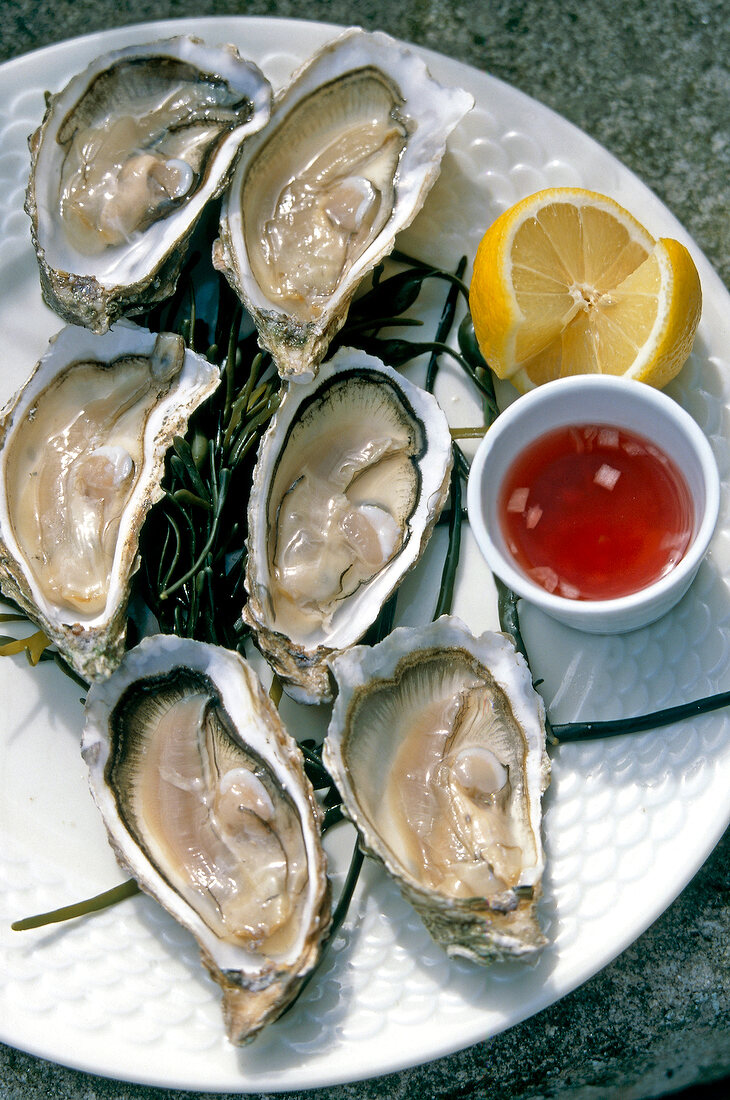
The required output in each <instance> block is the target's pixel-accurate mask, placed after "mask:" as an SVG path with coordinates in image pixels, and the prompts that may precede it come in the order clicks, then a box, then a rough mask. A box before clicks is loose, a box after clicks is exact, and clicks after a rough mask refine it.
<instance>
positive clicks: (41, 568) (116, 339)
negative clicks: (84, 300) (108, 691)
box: [0, 322, 220, 679]
mask: <svg viewBox="0 0 730 1100" xmlns="http://www.w3.org/2000/svg"><path fill="white" fill-rule="evenodd" d="M219 381H220V375H219V371H218V368H217V367H215V366H213V365H212V364H210V363H208V362H207V360H205V359H204V358H203V357H202V356H199V355H195V354H194V353H193V352H190V351H186V349H185V346H184V343H183V340H182V338H181V337H179V336H176V335H173V334H170V333H162V334H159V335H157V334H155V333H152V332H148V331H147V330H145V329H142V328H138V327H137V326H136V325H133V324H131V323H129V322H120V323H119V324H118V325H116V326H115V327H114V329H113V330H111V331H109V332H108V333H106V334H105V335H103V336H97V335H95V334H94V333H92V332H89V331H88V330H87V329H83V328H78V327H77V326H68V327H67V328H65V329H62V330H61V332H59V333H58V334H57V335H56V336H55V337H54V338H53V339H52V340H51V342H50V345H49V348H48V351H47V352H46V354H45V355H44V356H43V358H42V359H41V360H40V362H39V363H38V364H37V366H36V368H35V370H34V372H33V374H32V375H31V377H30V378H29V379H28V381H27V382H26V384H25V385H24V386H23V388H22V389H21V390H20V391H19V392H18V393H17V394H16V395H15V397H13V398H12V399H11V401H10V402H9V403H8V405H7V406H6V407H5V409H4V410H3V411H2V413H0V586H1V587H2V590H3V592H5V593H6V595H8V596H10V597H11V598H12V599H14V600H15V601H16V602H17V603H18V604H19V605H20V606H21V607H22V608H23V610H24V611H25V612H26V613H27V614H28V615H29V616H30V618H31V619H33V620H34V621H35V622H37V623H38V624H39V626H40V627H41V628H42V629H43V630H44V631H45V633H46V634H47V635H48V637H49V638H50V639H51V640H52V641H54V642H55V643H56V644H57V645H58V648H59V650H60V651H61V652H62V653H63V654H64V656H65V657H66V658H67V660H68V661H69V663H70V664H72V665H73V667H74V668H75V669H76V670H77V671H78V672H79V673H80V674H81V675H82V676H84V677H86V678H87V679H98V678H100V677H103V676H105V675H108V673H109V672H110V671H111V670H112V669H113V668H114V666H115V665H116V664H118V662H119V660H120V658H121V656H122V652H123V649H124V636H125V630H126V611H127V602H128V597H129V587H130V581H131V577H132V574H133V573H134V571H135V570H136V568H137V565H138V561H137V547H138V543H139V534H140V530H141V527H142V522H143V520H144V517H145V516H146V514H147V512H148V511H149V509H150V507H151V506H152V504H153V503H154V502H155V500H157V499H159V497H160V496H161V495H162V490H161V489H160V481H161V478H162V474H163V470H164V460H165V454H166V452H167V450H168V448H169V447H170V445H171V444H172V441H173V439H174V437H175V436H176V435H180V434H184V432H185V427H186V425H187V421H188V418H189V417H190V415H191V413H192V412H193V411H194V409H196V408H197V406H198V405H199V404H200V403H201V402H202V401H203V400H204V399H205V398H206V397H207V396H208V395H209V394H210V393H212V392H213V390H214V389H215V388H216V386H217V385H218V383H219Z"/></svg>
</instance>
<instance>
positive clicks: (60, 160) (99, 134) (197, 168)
mask: <svg viewBox="0 0 730 1100" xmlns="http://www.w3.org/2000/svg"><path fill="white" fill-rule="evenodd" d="M270 106H271V88H270V85H269V84H268V81H266V80H265V78H264V77H263V76H262V74H261V73H260V72H259V70H258V69H257V68H256V66H255V65H253V64H252V63H250V62H248V61H245V60H243V59H242V58H241V57H240V56H239V54H238V52H237V51H236V50H235V48H234V47H232V46H222V47H216V48H212V47H208V46H206V45H205V44H204V43H202V42H201V41H200V40H199V39H195V38H187V37H179V38H172V39H167V40H165V41H161V42H154V43H151V44H149V45H140V46H129V47H127V48H125V49H122V50H116V51H114V52H113V53H109V54H105V55H104V56H102V57H100V58H98V59H97V60H96V61H94V62H93V63H92V64H91V65H90V66H89V67H88V68H87V69H86V70H85V71H84V72H82V73H80V74H79V75H78V76H76V77H74V78H73V79H72V80H71V81H70V82H69V84H67V86H66V87H65V88H64V89H63V90H62V91H61V92H59V93H58V94H57V95H54V96H51V98H50V100H49V103H48V107H47V109H46V114H45V117H44V119H43V122H42V124H41V126H40V128H39V129H38V130H37V131H36V133H35V134H33V135H32V137H31V138H30V148H31V171H30V179H29V184H28V190H27V195H26V210H27V211H28V213H29V214H30V217H31V230H32V236H33V243H34V245H35V249H36V253H37V256H38V263H39V267H40V275H41V288H42V291H43V295H44V298H45V299H46V301H47V303H48V304H49V305H50V306H51V308H52V309H55V310H56V312H57V313H59V314H60V315H61V316H62V317H63V318H64V319H65V320H67V321H70V322H72V323H75V324H82V325H86V326H88V327H89V328H92V329H93V330H94V331H96V332H104V331H105V330H106V329H107V328H108V327H109V325H110V324H112V323H113V321H114V320H115V319H116V318H117V317H119V316H122V315H124V314H125V313H134V312H137V313H139V312H140V311H141V310H142V309H144V308H146V307H147V306H148V305H149V304H151V303H153V302H157V301H161V300H163V299H164V298H166V297H168V296H169V295H170V294H171V293H172V291H173V290H174V287H175V283H176V280H177V277H178V275H179V272H180V268H181V266H182V263H183V260H184V258H185V245H186V242H187V240H188V238H189V236H190V234H191V233H192V231H193V229H194V228H195V225H196V223H197V221H198V219H199V218H200V215H201V213H202V211H203V208H204V206H205V204H206V203H207V202H209V201H210V200H211V199H213V198H215V197H216V196H217V195H219V194H220V193H221V192H222V190H223V188H224V187H225V185H226V183H227V181H228V178H229V174H230V171H231V169H232V167H233V162H234V159H235V157H236V154H237V153H238V150H239V147H240V145H241V142H242V141H243V139H244V138H245V137H246V136H247V135H248V134H250V133H252V132H254V131H255V130H257V129H258V128H259V127H261V126H263V125H264V124H265V123H266V121H267V120H268V117H269V112H270Z"/></svg>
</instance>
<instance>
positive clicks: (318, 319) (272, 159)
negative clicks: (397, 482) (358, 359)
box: [213, 28, 473, 379]
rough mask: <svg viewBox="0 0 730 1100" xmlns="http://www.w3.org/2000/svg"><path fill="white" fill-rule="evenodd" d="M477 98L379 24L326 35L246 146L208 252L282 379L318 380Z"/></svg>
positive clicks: (422, 199)
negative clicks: (360, 289)
mask: <svg viewBox="0 0 730 1100" xmlns="http://www.w3.org/2000/svg"><path fill="white" fill-rule="evenodd" d="M472 105H473V99H472V97H471V96H470V95H469V94H468V93H466V92H464V91H462V90H460V89H456V88H446V87H443V86H442V85H441V84H439V83H437V81H435V80H434V79H433V78H432V77H431V76H430V75H429V73H428V70H427V69H426V66H425V64H424V63H423V61H422V60H421V59H420V58H419V57H417V56H416V55H415V54H414V53H412V52H411V51H409V50H407V49H405V48H404V47H402V46H400V45H399V44H398V43H396V42H395V41H394V40H393V39H392V38H389V37H388V36H387V35H385V34H382V33H380V32H376V33H374V34H368V33H366V32H365V31H362V30H360V29H358V28H353V29H350V30H348V31H346V32H345V33H344V34H342V35H340V36H339V37H338V38H336V39H334V41H332V42H330V43H328V44H327V45H325V46H324V47H323V48H322V49H321V50H320V51H319V52H318V53H316V54H315V55H314V57H313V58H312V59H311V60H310V61H309V62H308V63H307V64H306V65H305V66H304V67H303V68H302V69H300V70H299V71H298V72H297V73H296V74H295V75H294V77H293V79H292V81H291V83H290V84H289V85H288V86H287V87H286V88H285V89H284V91H283V92H282V93H281V94H280V95H279V96H277V99H276V101H275V105H274V109H273V111H272V115H271V119H270V121H269V123H268V125H267V126H266V127H265V128H264V129H263V130H260V131H259V133H258V134H256V135H254V136H253V137H252V138H250V139H249V140H248V141H247V142H246V144H245V145H244V148H243V151H242V154H241V158H240V160H239V162H238V165H237V168H236V172H235V175H234V177H233V179H232V181H231V185H230V187H229V189H228V191H227V193H226V197H225V199H224V203H223V209H222V212H221V223H220V239H219V240H218V241H217V242H216V244H215V246H214V251H213V260H214V264H215V266H216V267H218V268H219V269H220V270H222V271H224V272H225V274H226V276H227V277H228V279H229V281H230V282H231V284H232V286H233V287H234V288H235V289H236V291H237V292H238V294H239V296H240V297H241V299H242V300H243V302H244V304H245V306H246V308H247V310H248V312H249V313H250V314H251V316H252V318H253V320H254V323H255V325H256V327H257V329H258V332H259V340H260V343H261V344H262V345H263V346H264V347H265V348H267V349H268V350H269V351H270V352H271V354H272V356H273V358H274V361H275V362H276V364H277V367H278V370H279V373H280V374H282V375H284V376H302V377H303V378H305V379H306V378H308V377H311V376H312V374H313V373H314V372H315V371H316V369H317V365H318V363H319V362H320V360H321V359H322V358H323V357H324V355H325V352H326V350H327V346H328V344H329V341H330V340H331V339H332V337H333V335H334V334H335V333H336V332H337V331H338V329H339V328H340V327H341V326H342V324H343V323H344V320H345V317H346V315H347V310H348V308H349V305H350V301H351V299H352V296H353V294H354V293H355V289H356V287H357V286H358V284H359V282H360V281H361V279H362V278H363V276H364V275H365V274H367V273H368V272H369V271H371V270H372V269H373V268H374V267H375V265H376V264H377V263H378V262H379V261H380V260H381V259H383V257H384V256H386V255H387V254H388V253H389V252H390V251H391V249H392V248H393V245H394V243H395V236H396V234H397V233H399V232H400V231H401V230H402V229H404V228H405V227H406V226H407V225H409V224H410V222H411V221H412V220H413V218H414V217H415V216H416V214H417V213H418V211H419V210H420V208H421V206H422V205H423V202H424V200H425V197H426V195H427V194H428V191H429V189H430V187H431V185H432V184H433V183H434V181H435V179H436V177H437V176H438V173H439V171H440V165H441V159H442V157H443V155H444V151H445V146H446V139H447V137H448V135H449V134H450V133H451V131H452V130H453V128H454V127H455V126H456V125H457V123H458V122H459V121H460V119H461V118H462V117H463V115H464V114H465V113H466V112H467V111H468V110H469V109H470V108H471V106H472Z"/></svg>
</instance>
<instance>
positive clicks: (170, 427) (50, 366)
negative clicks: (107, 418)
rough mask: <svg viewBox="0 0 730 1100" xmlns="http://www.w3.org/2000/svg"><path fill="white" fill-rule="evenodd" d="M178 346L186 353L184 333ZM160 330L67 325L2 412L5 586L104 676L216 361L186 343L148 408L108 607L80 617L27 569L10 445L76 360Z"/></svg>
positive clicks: (132, 344)
mask: <svg viewBox="0 0 730 1100" xmlns="http://www.w3.org/2000/svg"><path fill="white" fill-rule="evenodd" d="M174 339H175V340H178V341H179V342H180V351H181V353H183V351H184V349H183V347H182V341H181V340H180V338H179V337H175V338H174ZM156 340H157V335H156V334H155V333H152V332H149V331H147V330H146V329H142V328H139V327H138V326H136V325H133V324H131V323H127V322H120V323H119V324H117V325H116V326H115V327H114V329H113V330H111V331H110V332H108V333H106V334H104V335H103V336H98V335H96V334H94V333H92V332H89V331H88V330H87V329H83V328H79V327H77V326H67V327H66V328H64V329H62V330H61V331H60V332H59V333H58V334H57V335H56V336H55V337H53V338H52V340H51V342H50V344H49V347H48V350H47V351H46V353H45V354H44V356H43V357H42V359H41V360H40V361H39V362H38V363H37V364H36V367H35V369H34V371H33V373H32V374H31V376H30V378H29V379H28V381H27V382H26V383H25V385H24V386H23V387H22V388H21V389H20V390H19V391H18V393H17V394H15V395H14V397H12V398H11V399H10V401H9V402H8V404H7V405H6V407H5V409H4V410H3V411H2V413H0V586H1V587H2V590H3V592H5V593H6V595H8V596H9V597H10V598H11V599H13V600H15V601H16V603H18V604H19V605H20V607H21V608H22V609H23V611H25V612H26V614H27V615H28V616H29V618H31V619H32V620H33V621H34V622H36V623H37V624H38V625H39V626H40V627H41V629H42V630H43V631H44V632H45V633H46V634H47V636H48V637H49V638H50V640H51V641H53V642H55V643H56V645H57V646H58V648H59V650H60V652H61V653H62V654H63V655H64V657H65V658H66V659H67V660H68V662H69V663H70V664H71V665H72V666H73V667H74V668H75V669H76V671H77V672H78V673H79V674H80V675H81V676H83V677H84V678H85V679H89V680H96V679H103V678H104V677H105V676H108V675H109V673H110V672H111V671H112V670H113V669H114V668H115V667H116V666H117V665H118V664H119V661H120V660H121V657H122V654H123V652H124V639H125V633H126V625H127V603H128V600H129V592H130V586H131V579H132V576H133V575H134V573H135V572H136V570H137V568H138V567H139V560H138V553H137V550H138V544H139V534H140V530H141V527H142V523H143V520H144V517H145V516H146V514H147V512H148V511H149V509H150V508H151V507H152V505H153V504H154V503H155V501H157V500H159V498H160V497H161V495H162V490H161V488H160V482H161V479H162V475H163V472H164V462H165V455H166V454H167V451H168V450H169V448H170V446H171V444H172V441H173V439H174V438H175V436H177V435H182V434H184V433H185V429H186V426H187V422H188V418H189V417H190V415H191V413H192V412H193V411H194V409H195V408H197V406H198V405H199V404H200V403H201V402H202V401H203V400H205V398H206V397H208V396H209V395H210V394H211V393H212V392H213V391H214V390H215V388H216V387H217V386H218V383H219V381H220V375H219V371H218V368H217V367H215V366H213V365H212V364H210V363H209V362H208V361H207V360H205V359H203V357H202V356H199V355H195V354H194V353H193V352H190V351H184V360H183V366H182V370H181V371H180V374H179V376H178V379H177V382H176V383H175V384H174V385H173V387H172V389H171V390H170V392H169V393H168V394H167V396H166V397H165V398H164V399H163V401H162V402H161V403H160V405H159V406H158V407H157V408H156V409H154V410H153V412H152V414H151V415H150V417H149V419H148V421H147V425H146V431H145V445H144V465H143V469H142V471H141V473H140V475H139V479H138V482H137V484H136V487H135V490H134V492H133V494H132V497H131V499H130V500H129V502H128V505H127V508H126V510H125V516H124V519H123V521H122V522H121V524H120V529H119V534H118V538H117V546H116V552H115V556H114V563H113V569H112V583H111V586H110V589H109V592H108V595H107V599H106V607H105V609H104V611H103V613H102V614H100V615H95V616H94V617H92V618H91V619H88V620H85V621H84V620H82V619H80V618H77V617H76V616H74V615H73V614H69V613H68V612H67V611H64V610H62V609H59V608H58V607H56V606H53V605H49V604H48V603H47V602H46V601H45V600H44V598H43V596H42V595H41V594H40V593H39V589H38V587H37V585H36V583H35V581H34V579H33V576H32V574H31V572H30V571H29V569H28V567H27V565H26V563H25V560H24V556H23V551H22V549H21V548H20V547H19V546H18V544H17V541H16V537H15V533H14V530H13V525H12V523H11V521H10V517H9V514H8V504H7V487H6V480H5V478H6V474H5V464H6V458H5V455H6V450H7V447H8V444H9V442H10V441H11V439H12V435H13V431H14V429H15V428H16V427H17V426H18V425H19V424H20V423H22V421H23V419H24V418H26V417H28V416H33V415H34V413H33V409H34V406H35V403H36V401H37V399H38V397H39V395H40V394H42V393H43V391H44V390H46V388H47V387H48V385H49V384H50V383H51V382H52V381H53V380H54V378H56V377H57V376H58V374H59V373H60V372H62V371H65V370H66V369H67V368H68V366H69V365H70V364H73V363H76V362H79V361H83V360H92V361H99V362H101V363H109V362H111V361H113V360H115V359H117V358H119V357H120V356H124V355H130V354H140V355H149V354H150V353H151V351H152V349H153V348H154V346H155V342H156Z"/></svg>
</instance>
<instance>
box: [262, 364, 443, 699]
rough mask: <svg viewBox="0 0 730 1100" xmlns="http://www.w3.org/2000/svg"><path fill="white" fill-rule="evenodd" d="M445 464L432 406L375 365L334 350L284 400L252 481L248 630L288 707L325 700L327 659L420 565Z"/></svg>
mask: <svg viewBox="0 0 730 1100" xmlns="http://www.w3.org/2000/svg"><path fill="white" fill-rule="evenodd" d="M451 463H452V450H451V436H450V433H449V427H448V423H447V421H446V417H445V416H444V414H443V412H442V411H441V409H440V408H439V406H438V404H437V402H436V400H435V399H434V398H433V397H432V396H431V394H429V393H426V392H425V391H424V390H421V389H419V388H418V387H417V386H414V385H413V384H412V383H409V382H408V381H407V380H406V379H404V378H403V377H402V375H400V374H398V373H397V372H396V371H394V370H393V369H392V368H390V367H386V366H384V365H383V363H381V362H380V360H379V359H376V358H374V357H373V356H370V355H366V354H365V353H364V352H361V351H355V350H353V349H351V348H342V349H340V351H338V352H337V354H336V355H335V356H333V358H332V359H331V360H330V361H329V362H327V363H325V364H324V366H323V367H322V369H321V370H320V372H319V374H318V375H317V377H316V378H315V379H314V380H313V381H312V382H310V383H309V384H307V385H303V384H302V385H297V386H292V387H290V388H289V389H288V390H287V392H286V394H285V396H284V399H283V401H282V403H281V406H280V407H279V409H278V411H277V413H276V416H275V417H274V419H273V420H272V422H271V425H270V426H269V429H268V430H267V432H266V434H265V436H264V437H263V439H262V442H261V446H260V448H259V454H258V459H257V462H256V468H255V470H254V474H253V487H252V490H251V495H250V498H249V509H248V527H249V530H248V542H247V546H248V561H247V568H246V590H247V592H248V594H249V601H248V603H247V604H246V607H245V608H244V612H243V617H244V620H245V621H246V622H247V623H248V624H249V626H250V627H251V628H252V630H253V632H254V635H255V639H256V643H257V645H258V646H259V648H260V649H261V650H262V652H263V653H264V654H265V655H266V657H267V658H268V660H269V661H270V663H271V664H272V665H273V667H274V668H275V669H276V671H277V673H278V674H279V676H280V677H281V679H282V680H283V682H284V685H285V687H286V690H287V692H288V693H289V694H290V695H292V696H293V697H294V698H295V699H297V700H299V701H300V702H310V703H311V702H324V701H326V700H328V699H329V698H331V691H332V686H331V680H330V675H329V670H328V667H327V663H326V662H327V658H328V656H330V655H331V654H332V653H333V652H336V651H337V650H340V649H343V648H345V647H346V646H349V645H352V644H353V642H356V641H357V640H358V639H359V638H361V637H362V635H363V634H364V633H365V631H366V630H367V628H368V627H369V626H371V625H372V623H373V622H374V621H375V619H376V618H377V616H378V613H379V611H380V609H381V607H382V605H383V604H384V603H385V601H386V600H387V598H388V597H389V596H390V595H391V593H392V592H393V591H394V589H395V588H396V587H397V585H398V584H399V583H400V581H401V580H402V579H403V577H404V575H405V574H406V573H407V572H408V570H409V569H411V567H412V566H413V565H415V563H416V562H417V561H418V559H419V557H420V556H421V553H422V552H423V549H424V547H425V545H426V542H427V540H428V538H429V536H430V534H431V531H432V530H433V526H434V524H435V522H436V520H437V518H438V516H439V513H440V511H441V508H442V507H443V504H444V501H445V499H446V496H447V493H448V487H449V473H450V470H451Z"/></svg>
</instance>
